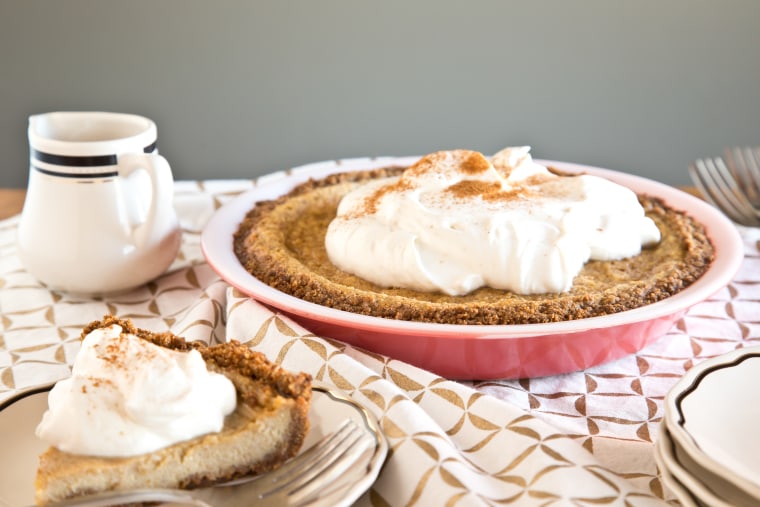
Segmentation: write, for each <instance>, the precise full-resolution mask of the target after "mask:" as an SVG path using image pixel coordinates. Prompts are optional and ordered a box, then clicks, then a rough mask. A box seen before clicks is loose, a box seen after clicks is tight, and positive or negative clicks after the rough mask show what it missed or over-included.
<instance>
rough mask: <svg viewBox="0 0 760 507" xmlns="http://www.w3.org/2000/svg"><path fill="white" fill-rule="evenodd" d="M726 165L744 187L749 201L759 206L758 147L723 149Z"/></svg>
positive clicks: (759, 150) (759, 167)
mask: <svg viewBox="0 0 760 507" xmlns="http://www.w3.org/2000/svg"><path fill="white" fill-rule="evenodd" d="M725 157H726V165H728V168H729V169H730V170H731V173H732V174H733V175H734V178H736V182H737V183H738V184H739V186H740V187H741V188H742V189H744V191H745V194H746V196H747V198H748V199H749V201H750V202H751V203H752V204H753V205H754V206H755V209H758V208H760V148H757V147H755V148H750V147H745V148H732V149H726V150H725Z"/></svg>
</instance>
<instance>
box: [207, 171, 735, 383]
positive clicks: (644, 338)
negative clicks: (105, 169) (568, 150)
mask: <svg viewBox="0 0 760 507" xmlns="http://www.w3.org/2000/svg"><path fill="white" fill-rule="evenodd" d="M418 158H419V157H403V158H393V157H382V158H371V159H370V158H362V159H346V160H338V161H331V162H320V163H315V164H309V165H306V166H302V167H299V168H295V169H291V170H288V171H283V172H278V173H274V174H271V175H268V176H264V177H261V178H259V179H258V180H257V181H256V186H255V187H254V188H253V189H252V190H250V191H248V192H246V193H244V194H241V195H240V196H239V197H237V198H236V199H234V200H232V201H230V202H229V203H227V204H226V205H225V206H223V207H222V208H220V209H219V210H217V212H216V213H215V214H214V216H212V217H211V220H210V221H209V222H208V224H207V225H206V227H205V228H204V230H203V234H202V235H201V248H202V250H203V254H204V256H205V258H206V260H207V262H208V263H209V265H210V266H211V267H212V269H214V270H215V271H216V272H217V273H218V274H219V276H220V277H221V278H222V279H223V280H225V281H226V282H227V283H229V284H230V285H232V286H233V287H236V288H237V289H238V290H240V291H242V292H243V293H245V294H247V295H249V296H251V297H253V298H255V299H256V300H258V301H260V302H262V303H265V304H267V305H269V306H271V307H274V308H275V309H277V310H279V311H281V312H283V313H284V314H286V315H288V316H290V317H291V318H293V319H294V320H295V321H296V322H298V323H299V324H301V325H303V326H304V327H305V328H307V329H308V330H309V331H311V332H313V333H315V334H317V335H321V336H326V337H330V338H334V339H337V340H340V341H344V342H347V343H350V344H352V345H356V346H358V347H361V348H364V349H367V350H372V351H374V352H378V353H381V354H384V355H387V356H390V357H393V358H396V359H400V360H402V361H406V362H408V363H411V364H414V365H416V366H419V367H421V368H425V369H427V370H430V371H433V372H435V373H437V374H439V375H442V376H444V377H447V378H458V379H488V378H519V377H538V376H544V375H554V374H558V373H565V372H570V371H576V370H582V369H585V368H588V367H590V366H594V365H596V364H600V363H603V362H606V361H610V360H613V359H618V358H620V357H623V356H625V355H628V354H631V353H634V352H637V351H638V350H640V349H641V348H643V347H644V346H646V345H647V344H649V343H650V342H652V341H654V340H656V339H658V338H660V337H661V336H662V335H663V334H665V333H666V332H667V331H668V329H670V327H671V326H672V324H673V323H674V322H675V321H676V320H677V319H679V318H680V317H681V316H682V315H683V314H684V313H685V312H686V310H688V309H689V308H690V307H691V306H693V305H694V304H696V303H699V302H701V301H703V300H705V299H707V298H708V297H710V296H712V295H714V294H715V293H716V292H718V291H719V290H720V289H721V288H723V287H724V286H725V285H726V284H727V283H728V282H729V281H730V280H731V278H732V277H733V276H734V274H735V273H736V271H737V270H738V269H739V265H740V263H741V261H742V258H743V255H744V249H743V244H742V240H741V237H740V236H739V233H738V232H737V230H736V228H735V227H734V225H733V224H732V223H731V222H730V221H729V220H728V219H727V218H726V217H725V216H724V215H723V214H721V213H720V212H719V211H717V210H716V209H715V208H713V207H712V206H710V205H709V204H707V203H705V202H704V201H702V200H700V199H698V198H696V197H694V196H691V195H689V194H687V193H685V192H681V191H680V190H677V189H675V188H672V187H669V186H667V185H664V184H662V183H658V182H655V181H652V180H649V179H646V178H642V177H639V176H633V175H630V174H625V173H620V172H616V171H611V170H608V169H600V168H596V167H590V166H583V165H577V164H570V163H565V162H555V161H546V160H537V162H538V163H541V164H544V165H551V166H553V167H556V168H558V169H560V170H565V171H568V172H575V173H581V172H585V173H588V174H593V175H597V176H601V177H604V178H607V179H609V180H612V181H614V182H616V183H618V184H621V185H623V186H626V187H628V188H630V189H631V190H633V191H635V192H636V193H645V194H649V195H651V196H655V197H659V198H661V199H663V200H664V201H665V202H666V203H667V204H668V205H669V206H671V207H672V208H674V209H677V210H681V211H684V212H686V213H687V214H689V215H691V216H692V217H693V218H694V219H696V220H697V221H699V222H701V223H702V224H703V225H704V226H705V228H706V229H707V233H708V235H709V237H710V239H711V240H712V242H713V244H714V246H715V260H714V262H713V264H712V265H711V266H710V269H709V270H708V271H707V272H706V273H705V274H704V275H703V276H702V277H701V278H700V279H699V280H697V282H695V283H694V284H692V285H691V286H690V287H688V288H687V289H685V290H683V291H681V292H679V293H678V294H676V295H674V296H671V297H669V298H667V299H664V300H662V301H659V302H657V303H654V304H651V305H648V306H644V307H641V308H637V309H634V310H629V311H625V312H620V313H617V314H613V315H607V316H602V317H593V318H589V319H579V320H573V321H565V322H553V323H549V324H522V325H484V326H473V325H453V324H430V323H423V322H409V321H400V320H393V319H384V318H379V317H371V316H366V315H358V314H354V313H350V312H345V311H341V310H335V309H333V308H327V307H324V306H320V305H317V304H314V303H309V302H307V301H303V300H301V299H298V298H296V297H293V296H290V295H288V294H285V293H283V292H280V291H278V290H276V289H273V288H272V287H269V286H268V285H266V284H265V283H263V282H261V281H260V280H258V279H257V278H255V277H253V276H252V275H251V274H249V273H248V272H247V271H246V270H245V268H244V267H243V266H242V265H241V264H240V262H239V261H238V259H237V257H236V256H235V253H234V251H233V245H232V237H233V234H234V233H235V231H236V230H237V228H238V225H239V224H240V222H241V221H242V220H243V218H244V217H245V215H246V213H247V212H248V211H249V210H250V209H251V208H252V207H253V206H254V204H255V203H256V202H259V201H264V200H269V199H274V198H277V197H279V196H281V195H283V194H285V193H287V192H288V191H290V190H291V189H292V188H293V187H294V186H296V185H298V184H300V183H303V182H305V181H308V180H309V179H312V178H313V179H319V178H322V177H325V176H328V175H330V174H333V173H336V172H343V171H352V170H360V169H372V168H378V167H384V166H391V165H402V166H407V165H410V164H412V163H414V162H415V161H416V160H417V159H418Z"/></svg>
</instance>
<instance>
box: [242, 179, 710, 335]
mask: <svg viewBox="0 0 760 507" xmlns="http://www.w3.org/2000/svg"><path fill="white" fill-rule="evenodd" d="M404 169H405V168H403V167H386V168H381V169H375V170H366V171H357V172H346V173H339V174H334V175H330V176H328V177H326V178H323V179H320V180H311V181H308V182H306V183H303V184H301V185H299V186H297V187H296V188H294V189H293V190H292V191H290V192H289V193H287V194H286V195H283V196H281V197H279V198H277V199H274V200H270V201H266V202H259V203H256V205H255V206H254V207H253V208H252V209H251V210H250V211H249V212H248V214H247V215H246V217H245V218H244V219H243V221H242V222H241V223H240V225H239V227H238V230H237V232H236V233H235V235H234V239H233V245H234V251H235V255H236V256H237V258H238V259H239V261H240V262H241V264H242V265H243V266H244V267H245V269H246V270H247V271H248V272H249V273H251V274H252V275H253V276H254V277H256V278H258V279H259V280H261V281H262V282H264V283H266V284H267V285H269V286H271V287H273V288H275V289H277V290H279V291H282V292H284V293H287V294H290V295H292V296H295V297H297V298H300V299H302V300H304V301H309V302H311V303H316V304H318V305H322V306H326V307H330V308H334V309H338V310H344V311H348V312H353V313H357V314H363V315H370V316H375V317H382V318H389V319H399V320H406V321H419V322H429V323H444V324H472V325H494V324H530V323H549V322H558V321H567V320H574V319H583V318H588V317H595V316H601V315H609V314H614V313H617V312H622V311H625V310H630V309H633V308H637V307H641V306H644V305H648V304H651V303H654V302H656V301H660V300H662V299H665V298H667V297H669V296H672V295H674V294H676V293H677V292H679V291H681V290H682V289H684V288H686V287H688V286H689V285H690V284H691V283H693V282H694V281H695V280H697V279H698V278H699V277H700V276H701V275H702V274H703V273H704V272H705V271H706V270H707V269H708V267H709V265H710V263H711V262H712V260H713V256H714V250H713V246H712V244H711V243H710V240H709V238H708V237H707V235H706V233H705V229H704V227H703V226H702V225H701V224H700V223H698V222H696V221H695V220H693V219H692V218H691V217H689V216H688V215H686V214H684V213H683V212H681V211H678V210H675V209H672V208H670V207H669V206H668V205H667V204H666V203H664V202H663V201H662V200H660V199H658V198H656V197H652V196H647V195H639V196H638V198H639V202H640V203H641V205H642V207H643V208H644V210H645V213H646V215H647V216H649V217H650V218H651V219H652V220H653V221H654V222H655V224H656V225H657V227H658V228H659V230H660V232H661V236H662V239H661V241H660V242H659V243H658V244H657V245H656V246H653V247H647V248H644V249H643V250H642V252H641V253H640V254H639V255H636V256H634V257H630V258H627V259H623V260H614V261H590V262H588V263H586V265H585V266H584V268H583V269H582V271H581V272H580V273H579V274H578V275H577V276H576V277H575V279H574V281H573V286H572V288H571V290H569V291H567V292H563V293H551V294H532V295H522V294H516V293H512V292H509V291H505V290H496V289H492V288H488V287H482V288H480V289H477V290H475V291H473V292H471V293H469V294H466V295H461V296H449V295H446V294H443V293H438V292H418V291H414V290H409V289H404V288H386V287H380V286H378V285H375V284H373V283H370V282H368V281H367V280H364V279H361V278H359V277H357V276H355V275H352V274H350V273H347V272H344V271H341V270H340V269H339V268H337V267H336V266H334V265H333V264H332V263H331V262H330V260H329V258H328V256H327V252H326V249H325V245H324V239H325V232H326V230H327V227H328V225H329V224H330V222H331V221H332V219H333V218H334V217H335V216H336V210H337V206H338V204H339V202H340V200H341V198H342V197H343V196H344V195H346V194H347V193H348V192H349V191H351V190H352V189H354V188H356V187H357V186H358V185H361V184H362V183H363V182H366V181H369V180H371V179H375V178H386V177H391V176H398V175H400V174H401V172H402V171H403V170H404ZM552 172H555V173H560V172H561V171H557V170H555V169H552Z"/></svg>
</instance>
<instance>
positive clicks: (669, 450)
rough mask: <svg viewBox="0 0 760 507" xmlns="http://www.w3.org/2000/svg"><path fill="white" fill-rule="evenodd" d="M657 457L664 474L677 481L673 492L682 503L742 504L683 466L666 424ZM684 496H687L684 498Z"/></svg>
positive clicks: (713, 506) (718, 506)
mask: <svg viewBox="0 0 760 507" xmlns="http://www.w3.org/2000/svg"><path fill="white" fill-rule="evenodd" d="M655 459H656V460H657V462H658V464H659V466H660V472H661V473H662V474H663V476H665V474H669V475H670V476H671V477H670V480H671V481H675V482H677V485H676V488H674V490H673V492H674V493H675V494H676V496H677V497H678V499H679V500H681V502H682V503H688V501H690V502H692V503H693V502H697V503H700V504H704V505H707V506H709V507H735V506H736V505H741V504H734V503H729V502H727V501H726V500H724V499H723V498H722V497H720V496H719V495H718V494H717V493H716V492H715V491H713V490H712V489H711V488H710V485H708V484H705V483H704V482H702V481H700V479H699V478H697V477H695V476H693V475H692V474H691V473H689V471H688V470H686V468H684V467H683V466H681V463H680V462H679V461H678V458H677V457H676V454H675V446H674V444H673V441H672V440H671V438H670V434H669V433H668V430H667V427H666V426H665V425H663V426H662V427H661V428H660V434H659V438H658V440H657V442H656V443H655ZM678 485H680V486H681V489H682V490H681V491H679V490H678V489H677V486H678ZM683 496H685V497H686V498H682V497H683Z"/></svg>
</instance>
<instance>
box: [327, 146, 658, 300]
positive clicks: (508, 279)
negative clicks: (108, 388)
mask: <svg viewBox="0 0 760 507" xmlns="http://www.w3.org/2000/svg"><path fill="white" fill-rule="evenodd" d="M529 150H530V148H529V147H527V146H522V147H513V148H506V149H504V150H502V151H500V152H499V153H497V154H496V155H494V156H493V157H492V158H491V159H490V160H488V159H487V158H486V157H484V156H483V155H482V154H480V153H478V152H474V151H469V150H453V151H441V152H436V153H433V154H430V155H427V156H425V157H423V158H422V159H420V160H419V161H418V162H417V163H415V164H414V165H412V166H411V167H409V168H407V169H406V170H405V171H404V173H403V175H402V176H400V177H396V178H386V179H381V180H375V181H371V182H369V183H367V184H365V185H362V186H361V187H359V188H357V189H355V190H354V191H352V192H350V193H349V194H347V195H346V196H345V197H344V198H343V199H342V201H341V202H340V205H339V207H338V213H337V216H336V218H335V219H334V220H333V221H332V222H331V223H330V226H329V227H328V230H327V234H326V237H325V246H326V249H327V254H328V256H329V258H330V261H331V262H332V263H333V264H335V265H336V266H337V267H339V268H340V269H342V270H344V271H346V272H349V273H352V274H354V275H356V276H359V277H361V278H363V279H365V280H368V281H371V282H373V283H375V284H377V285H380V286H382V287H396V288H407V289H412V290H416V291H426V292H431V291H440V292H443V293H445V294H449V295H452V296H458V295H464V294H467V293H469V292H471V291H473V290H475V289H478V288H480V287H483V286H489V287H493V288H495V289H502V290H508V291H512V292H515V293H518V294H543V293H556V292H565V291H568V290H570V288H571V287H572V283H573V279H574V278H575V276H576V275H577V274H578V273H579V272H580V270H581V269H582V268H583V265H584V264H585V263H586V262H588V261H589V260H591V259H593V260H614V259H623V258H627V257H631V256H634V255H637V254H639V253H640V252H641V248H642V245H644V246H646V245H649V244H654V243H656V242H658V241H659V240H660V232H659V230H658V229H657V226H656V225H655V224H654V222H653V221H652V220H651V219H649V218H648V217H646V216H645V215H644V210H643V208H642V207H641V205H640V204H639V201H638V199H637V197H636V194H635V193H634V192H632V191H631V190H629V189H627V188H625V187H622V186H620V185H617V184H615V183H613V182H611V181H609V180H606V179H604V178H599V177H596V176H591V175H577V176H558V175H556V174H553V173H551V172H550V171H549V170H548V169H547V168H546V167H544V166H542V165H540V164H537V163H536V162H534V161H533V160H532V158H531V156H530V154H529Z"/></svg>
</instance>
